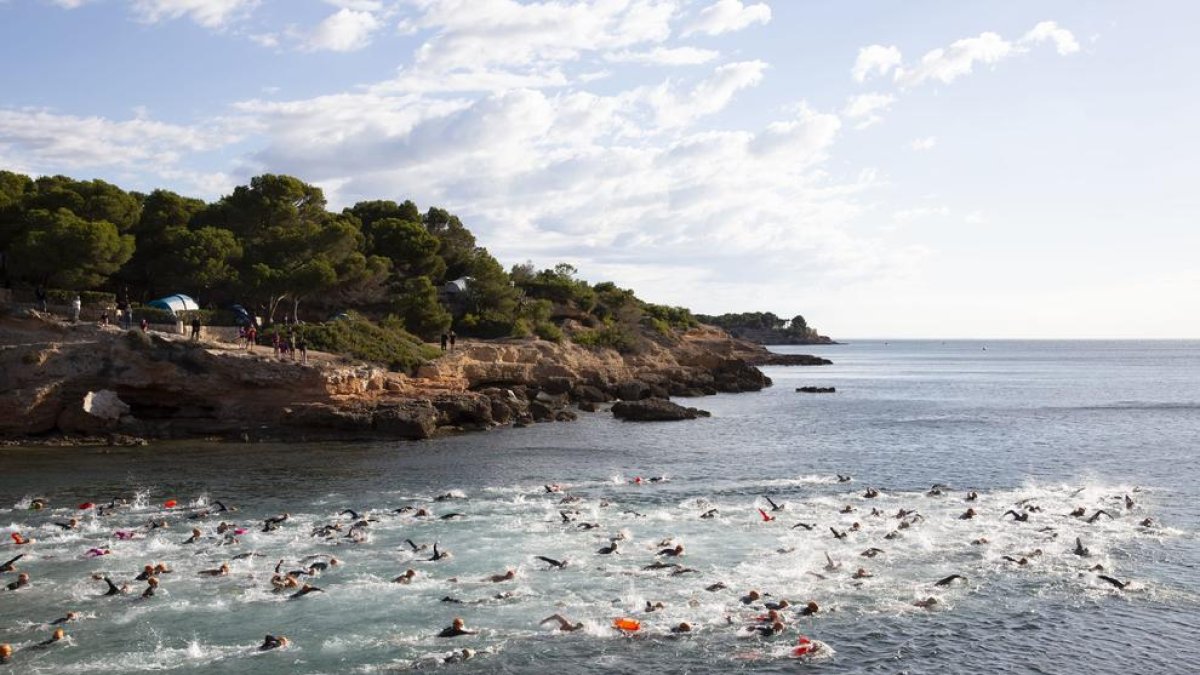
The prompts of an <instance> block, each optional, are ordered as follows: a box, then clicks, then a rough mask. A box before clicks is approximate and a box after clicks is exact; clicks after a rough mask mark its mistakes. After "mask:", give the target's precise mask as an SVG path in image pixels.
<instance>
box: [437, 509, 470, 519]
mask: <svg viewBox="0 0 1200 675" xmlns="http://www.w3.org/2000/svg"><path fill="white" fill-rule="evenodd" d="M466 517H467V514H465V513H459V512H458V511H455V512H454V513H447V514H446V515H444V516H438V518H440V519H441V520H454V519H455V518H466Z"/></svg>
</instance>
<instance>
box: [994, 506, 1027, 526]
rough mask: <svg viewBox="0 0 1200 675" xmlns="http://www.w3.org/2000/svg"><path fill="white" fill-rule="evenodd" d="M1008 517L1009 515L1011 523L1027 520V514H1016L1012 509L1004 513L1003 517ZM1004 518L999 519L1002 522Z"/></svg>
mask: <svg viewBox="0 0 1200 675" xmlns="http://www.w3.org/2000/svg"><path fill="white" fill-rule="evenodd" d="M1009 515H1011V516H1012V517H1013V522H1018V523H1023V522H1025V521H1027V520H1029V514H1028V513H1017V512H1016V511H1013V510H1012V509H1009V510H1007V511H1005V512H1004V516H1009ZM1004 516H1000V519H1001V520H1004Z"/></svg>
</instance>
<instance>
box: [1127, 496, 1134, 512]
mask: <svg viewBox="0 0 1200 675" xmlns="http://www.w3.org/2000/svg"><path fill="white" fill-rule="evenodd" d="M1125 508H1127V509H1132V508H1133V500H1132V499H1130V498H1129V495H1125Z"/></svg>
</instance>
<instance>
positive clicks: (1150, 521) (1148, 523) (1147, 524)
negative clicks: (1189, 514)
mask: <svg viewBox="0 0 1200 675" xmlns="http://www.w3.org/2000/svg"><path fill="white" fill-rule="evenodd" d="M1138 525H1141V526H1142V527H1154V519H1153V518H1147V519H1145V520H1143V521H1142V522H1140V523H1138ZM18 557H20V556H18Z"/></svg>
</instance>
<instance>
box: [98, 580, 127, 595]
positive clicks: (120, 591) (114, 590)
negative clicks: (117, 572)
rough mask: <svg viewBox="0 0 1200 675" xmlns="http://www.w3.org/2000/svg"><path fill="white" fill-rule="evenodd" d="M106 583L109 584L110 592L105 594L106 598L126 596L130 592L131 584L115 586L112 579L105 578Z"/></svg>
mask: <svg viewBox="0 0 1200 675" xmlns="http://www.w3.org/2000/svg"><path fill="white" fill-rule="evenodd" d="M104 583H106V584H108V591H107V592H106V593H105V594H104V595H105V596H109V595H124V594H126V593H128V592H129V584H121V585H120V586H118V585H116V584H114V583H113V582H112V579H109V578H108V577H104Z"/></svg>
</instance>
